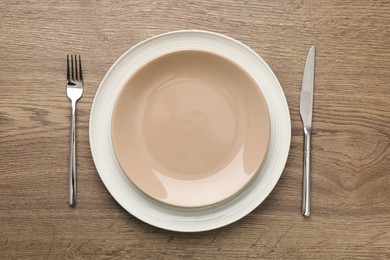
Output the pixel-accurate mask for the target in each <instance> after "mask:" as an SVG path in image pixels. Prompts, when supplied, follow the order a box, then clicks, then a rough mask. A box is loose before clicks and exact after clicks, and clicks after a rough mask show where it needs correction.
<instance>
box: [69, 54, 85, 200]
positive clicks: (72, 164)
mask: <svg viewBox="0 0 390 260" xmlns="http://www.w3.org/2000/svg"><path fill="white" fill-rule="evenodd" d="M69 56H70V57H69ZM66 58H67V59H66V61H67V84H66V93H67V95H68V98H69V99H70V100H71V102H72V114H71V128H70V159H69V206H71V207H74V206H76V102H77V100H79V99H80V98H81V96H82V95H83V89H84V83H83V72H82V69H81V58H80V55H79V56H78V59H77V56H76V55H67V57H66ZM77 63H78V64H77Z"/></svg>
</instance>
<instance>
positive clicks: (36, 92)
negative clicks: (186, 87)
mask: <svg viewBox="0 0 390 260" xmlns="http://www.w3.org/2000/svg"><path fill="white" fill-rule="evenodd" d="M0 18H1V19H0V20H1V23H0V37H1V38H0V39H1V41H0V63H1V66H0V198H1V199H0V259H119V258H131V259H259V258H276V259H302V258H326V259H329V258H331V259H334V258H344V259H346V258H367V259H374V258H376V259H386V258H390V192H389V186H390V169H389V166H390V149H389V141H390V140H389V139H390V138H389V137H390V84H389V79H390V22H389V21H390V3H389V1H379V0H378V1H361V0H359V1H341V0H340V1H264V2H262V1H234V0H225V1H208V0H199V1H146V0H145V1H139V2H136V1H107V0H106V1H66V2H62V1H21V0H10V1H2V2H1V3H0ZM178 29H205V30H209V31H215V32H220V33H224V34H226V35H229V36H231V37H234V38H236V39H238V40H240V41H242V42H244V43H245V44H247V45H249V46H250V47H251V48H253V49H254V50H255V51H256V52H258V53H259V54H260V55H261V56H262V57H263V58H264V59H265V60H266V61H267V62H268V64H269V65H270V67H271V68H272V69H273V70H274V72H275V74H276V75H277V77H278V78H279V81H280V83H281V85H282V87H283V89H284V92H285V94H286V98H287V101H288V103H289V106H290V111H291V120H292V143H291V150H290V155H289V159H288V162H287V165H286V168H285V170H284V173H283V175H282V177H281V179H280V181H279V183H278V185H277V186H276V188H275V189H274V191H273V192H272V193H271V195H270V196H269V197H268V198H267V199H266V201H265V202H264V203H262V205H260V206H259V207H258V208H257V209H256V210H254V211H253V212H252V213H251V214H249V215H248V216H247V217H245V218H244V219H242V220H240V221H238V222H236V223H234V224H232V225H229V226H227V227H224V228H220V229H218V230H213V231H209V232H204V233H196V234H185V233H175V232H169V231H164V230H160V229H157V228H154V227H151V226H149V225H147V224H144V223H142V222H141V221H139V220H137V219H135V218H134V217H132V216H131V215H130V214H128V213H127V212H126V211H125V210H123V209H122V208H121V207H120V206H119V205H118V204H117V203H116V202H115V201H114V199H113V198H112V197H111V196H110V194H109V193H108V191H107V190H106V189H105V187H104V185H103V184H102V182H101V180H100V178H99V176H98V174H97V172H96V169H95V167H94V164H93V160H92V157H91V153H90V150H89V142H88V120H89V113H90V109H91V105H92V102H93V98H94V95H95V92H96V90H97V88H98V86H99V83H100V81H101V80H102V78H103V77H104V75H105V73H106V72H107V70H108V69H109V68H110V66H111V65H112V64H113V63H114V61H115V60H116V59H117V58H118V57H119V56H120V55H121V54H122V53H124V52H125V51H126V50H127V49H129V48H130V47H131V46H133V45H134V44H136V43H138V42H139V41H141V40H144V39H146V38H148V37H151V36H153V35H156V34H159V33H163V32H168V31H172V30H178ZM310 45H316V47H317V59H316V79H315V94H314V99H315V100H314V121H313V127H314V128H313V137H312V216H311V217H310V218H309V219H303V218H302V217H301V215H300V201H301V178H302V161H303V160H302V156H303V155H302V144H303V132H302V124H301V120H300V117H299V94H300V86H301V80H302V73H303V67H304V62H305V58H306V54H307V51H308V49H309V46H310ZM68 53H77V54H81V55H82V58H83V64H84V77H85V85H86V89H85V92H84V93H85V94H84V96H83V98H82V99H81V100H80V101H79V103H78V115H77V120H78V125H77V138H78V139H77V160H78V185H79V193H78V206H77V207H76V208H74V209H71V208H69V207H68V205H67V194H68V192H67V188H68V187H67V173H68V154H69V151H68V149H69V120H70V117H69V115H70V103H69V101H68V99H67V97H66V95H65V66H66V64H65V56H66V54H68Z"/></svg>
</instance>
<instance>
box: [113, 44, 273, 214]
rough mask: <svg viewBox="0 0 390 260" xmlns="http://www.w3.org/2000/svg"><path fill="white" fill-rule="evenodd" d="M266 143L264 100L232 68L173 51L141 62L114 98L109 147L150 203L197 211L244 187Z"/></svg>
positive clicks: (206, 55)
mask: <svg viewBox="0 0 390 260" xmlns="http://www.w3.org/2000/svg"><path fill="white" fill-rule="evenodd" d="M269 139H270V118H269V113H268V108H267V104H266V101H265V99H264V97H263V94H262V92H261V91H260V88H259V86H258V85H257V84H256V82H255V81H254V80H253V79H252V78H251V77H250V76H249V75H248V74H247V73H246V72H245V71H244V70H243V69H241V67H240V66H238V65H237V64H235V63H234V62H232V61H230V60H229V59H227V58H225V57H222V56H220V55H217V54H214V53H211V52H205V51H199V50H181V51H176V52H172V53H168V54H165V55H162V56H160V57H157V58H155V59H153V60H152V61H150V62H148V63H146V64H145V65H144V66H142V67H141V68H140V69H139V70H137V71H136V72H135V73H133V74H132V75H131V76H130V78H129V80H128V81H127V82H126V84H125V85H124V86H123V87H122V89H121V92H120V93H119V95H118V97H117V99H116V102H115V106H114V110H113V114H112V142H113V147H114V151H115V154H116V157H117V159H118V161H119V163H120V165H121V167H122V169H123V171H124V172H125V173H126V175H127V176H128V177H129V179H130V180H131V181H132V182H133V183H134V184H135V185H136V186H137V187H138V188H139V189H140V190H142V191H143V192H145V193H146V194H148V195H149V196H151V197H152V198H154V199H157V200H158V201H161V202H164V203H167V204H171V205H174V206H180V207H200V206H208V205H211V204H215V203H217V202H220V201H223V200H225V199H227V198H229V197H231V196H232V195H234V194H236V193H237V192H239V191H240V190H241V189H242V188H244V187H245V186H246V185H247V184H248V182H249V181H250V180H251V179H252V178H253V176H254V175H255V174H256V172H257V171H258V169H259V167H260V166H261V164H262V161H263V159H264V157H265V154H266V152H267V147H268V143H269Z"/></svg>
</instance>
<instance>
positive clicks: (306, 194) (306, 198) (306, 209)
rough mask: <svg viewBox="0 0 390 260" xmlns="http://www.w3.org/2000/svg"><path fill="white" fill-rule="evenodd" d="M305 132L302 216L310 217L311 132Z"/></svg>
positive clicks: (306, 130)
mask: <svg viewBox="0 0 390 260" xmlns="http://www.w3.org/2000/svg"><path fill="white" fill-rule="evenodd" d="M304 130H305V143H304V157H303V183H302V185H303V189H302V215H303V216H304V217H307V218H308V217H309V216H310V143H311V131H310V130H308V129H306V128H305V129H304Z"/></svg>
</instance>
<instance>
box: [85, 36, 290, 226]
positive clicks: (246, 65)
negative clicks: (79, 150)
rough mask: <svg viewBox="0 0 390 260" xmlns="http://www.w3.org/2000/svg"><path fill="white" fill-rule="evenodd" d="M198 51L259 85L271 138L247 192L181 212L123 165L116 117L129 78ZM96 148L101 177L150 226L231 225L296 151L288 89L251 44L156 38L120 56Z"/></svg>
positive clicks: (93, 139)
mask: <svg viewBox="0 0 390 260" xmlns="http://www.w3.org/2000/svg"><path fill="white" fill-rule="evenodd" d="M188 49H198V50H203V51H210V52H214V53H217V54H220V55H222V56H225V57H228V58H230V59H231V60H233V61H234V62H236V63H237V64H238V65H240V66H241V67H242V68H243V69H244V70H246V72H247V73H248V74H249V75H250V76H251V77H252V78H253V79H254V80H255V81H256V83H257V84H258V85H259V86H260V88H261V91H262V93H263V95H264V98H265V99H266V102H267V105H268V109H269V114H270V119H271V138H270V143H269V147H268V151H267V154H266V158H265V160H264V162H263V165H262V167H261V169H260V171H259V172H258V174H257V175H256V176H255V177H254V178H253V180H252V182H251V183H250V184H249V185H248V187H247V188H246V189H244V190H243V191H242V192H240V193H239V194H238V195H237V196H235V197H233V198H231V199H229V200H227V201H224V202H222V203H219V204H216V205H213V206H210V207H203V208H181V207H175V206H169V205H167V204H164V203H161V202H159V201H156V200H154V199H152V198H151V197H149V196H148V195H146V194H145V193H143V192H142V191H140V190H139V189H138V188H137V187H136V186H134V184H133V183H132V182H131V181H130V180H129V178H128V177H127V176H126V174H125V173H124V172H123V170H122V168H121V167H120V165H119V163H118V161H117V159H116V156H115V152H114V149H113V145H112V141H111V117H112V111H113V107H114V104H115V101H116V98H117V96H118V94H119V92H120V90H121V87H122V86H124V85H125V82H126V81H127V80H128V78H129V76H130V75H132V73H134V72H135V71H136V70H137V68H139V67H141V66H142V65H144V64H146V63H147V62H149V61H150V60H152V59H154V58H155V57H158V56H161V55H164V54H166V53H170V52H173V51H179V50H188ZM89 129H90V146H91V152H92V156H93V159H94V162H95V165H96V168H97V170H98V173H99V175H100V177H101V179H102V181H103V183H104V184H105V186H106V187H107V189H108V190H109V192H110V193H111V195H112V196H113V197H114V198H115V200H116V201H117V202H118V203H119V204H120V205H121V206H122V207H123V208H124V209H126V210H127V211H128V212H129V213H130V214H132V215H133V216H135V217H137V218H139V219H140V220H142V221H144V222H146V223H149V224H150V225H153V226H156V227H159V228H163V229H167V230H174V231H182V232H198V231H206V230H210V229H215V228H218V227H221V226H225V225H228V224H230V223H232V222H234V221H236V220H238V219H240V218H242V217H244V216H245V215H247V214H248V213H250V212H251V211H252V210H254V209H255V208H256V207H257V206H259V205H260V204H261V203H262V202H263V201H264V199H265V198H266V197H267V196H268V195H269V193H270V192H271V191H272V189H273V188H274V187H275V185H276V183H277V182H278V180H279V178H280V176H281V174H282V172H283V169H284V166H285V163H286V161H287V156H288V152H289V148H290V140H291V123H290V114H289V110H288V105H287V101H286V98H285V96H284V93H283V90H282V88H281V86H280V84H279V82H278V80H277V78H276V77H275V75H274V73H273V72H272V70H271V69H270V68H269V66H268V65H267V64H266V63H265V61H264V60H263V59H262V58H261V57H260V56H258V55H257V54H256V53H255V52H254V51H253V50H251V49H250V48H249V47H247V46H246V45H244V44H242V43H240V42H238V41H236V40H234V39H232V38H229V37H227V36H224V35H221V34H216V33H211V32H207V31H177V32H171V33H167V34H162V35H158V36H155V37H153V38H150V39H148V40H146V41H143V42H141V43H139V44H138V45H136V46H134V47H133V48H131V49H130V50H129V51H127V52H126V53H125V54H124V55H122V57H120V58H119V59H118V60H117V61H116V62H115V64H114V65H113V66H112V67H111V69H110V70H109V71H108V72H107V74H106V76H105V78H104V79H103V81H102V83H101V85H100V87H99V89H98V91H97V93H96V96H95V99H94V102H93V106H92V110H91V117H90V128H89Z"/></svg>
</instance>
